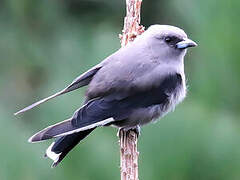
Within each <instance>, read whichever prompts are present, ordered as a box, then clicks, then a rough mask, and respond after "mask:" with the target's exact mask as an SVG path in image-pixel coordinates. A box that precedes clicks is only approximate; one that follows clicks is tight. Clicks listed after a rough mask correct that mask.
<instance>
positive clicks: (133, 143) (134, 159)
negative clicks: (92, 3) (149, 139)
mask: <svg viewBox="0 0 240 180" xmlns="http://www.w3.org/2000/svg"><path fill="white" fill-rule="evenodd" d="M141 3H142V0H126V11H127V12H126V17H125V18H124V27H123V30H122V33H123V34H122V35H120V36H119V37H120V39H121V46H122V47H124V46H126V45H127V44H128V43H129V42H131V41H133V40H134V39H135V38H136V37H137V36H138V35H140V34H142V33H143V32H144V27H143V26H141V25H140V10H141ZM118 135H119V139H120V166H121V167H120V168H121V180H138V156H139V152H138V151H137V140H138V135H137V134H136V132H135V131H133V130H128V131H125V130H123V129H121V130H119V134H118Z"/></svg>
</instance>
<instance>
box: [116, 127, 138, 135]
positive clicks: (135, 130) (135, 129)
mask: <svg viewBox="0 0 240 180" xmlns="http://www.w3.org/2000/svg"><path fill="white" fill-rule="evenodd" d="M121 130H123V131H125V132H126V131H129V130H133V131H134V132H135V133H136V134H137V137H139V136H140V135H141V127H140V126H139V125H137V126H134V127H131V128H119V129H118V132H117V136H118V137H119V133H120V131H121Z"/></svg>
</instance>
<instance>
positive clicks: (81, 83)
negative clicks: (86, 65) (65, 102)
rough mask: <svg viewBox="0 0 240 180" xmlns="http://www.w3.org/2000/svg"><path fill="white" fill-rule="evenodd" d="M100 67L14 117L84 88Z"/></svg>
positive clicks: (89, 71) (94, 68)
mask: <svg viewBox="0 0 240 180" xmlns="http://www.w3.org/2000/svg"><path fill="white" fill-rule="evenodd" d="M101 67H102V66H100V65H97V66H95V67H93V68H92V69H90V70H88V71H87V72H85V73H84V74H82V75H80V76H79V77H77V78H76V79H75V80H74V81H73V82H72V83H71V84H70V85H69V86H67V87H66V88H65V89H63V90H62V91H59V92H57V93H56V94H54V95H52V96H49V97H47V98H45V99H42V100H40V101H38V102H36V103H34V104H32V105H30V106H28V107H26V108H24V109H22V110H20V111H18V112H16V113H15V114H14V115H18V114H20V113H23V112H25V111H28V110H30V109H32V108H34V107H35V106H38V105H40V104H42V103H44V102H46V101H48V100H50V99H53V98H55V97H57V96H60V95H63V94H65V93H68V92H70V91H73V90H75V89H78V88H80V87H83V86H86V85H88V84H89V82H90V81H91V80H92V78H93V76H94V75H95V74H96V73H97V72H98V70H99V69H101Z"/></svg>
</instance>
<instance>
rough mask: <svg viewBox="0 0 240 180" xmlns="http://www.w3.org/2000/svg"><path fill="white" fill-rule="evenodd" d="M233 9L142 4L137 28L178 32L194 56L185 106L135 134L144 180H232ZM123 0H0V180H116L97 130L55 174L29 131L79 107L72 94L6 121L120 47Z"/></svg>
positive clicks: (113, 160)
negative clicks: (163, 26)
mask: <svg viewBox="0 0 240 180" xmlns="http://www.w3.org/2000/svg"><path fill="white" fill-rule="evenodd" d="M239 9H240V1H238V0H229V1H227V0H211V1H209V0H201V1H199V0H181V1H176V0H175V1H174V0H161V1H160V0H144V1H143V4H142V24H143V25H145V26H146V27H148V26H149V25H150V24H157V23H158V24H171V25H175V26H179V27H181V28H183V29H184V30H185V31H186V32H187V33H188V35H189V37H190V38H192V39H193V40H195V41H196V42H198V44H199V46H198V48H194V49H190V50H189V53H188V55H187V57H186V61H185V64H186V67H185V69H186V74H187V79H188V86H189V88H188V89H189V93H188V97H187V98H186V100H185V101H184V102H183V103H182V104H181V105H180V106H178V107H177V108H176V110H175V112H174V113H171V114H169V115H168V116H166V117H165V118H163V119H162V120H161V121H159V122H158V123H156V124H151V125H148V126H146V127H144V128H143V129H142V136H141V137H140V139H139V151H140V159H139V176H140V179H142V180H143V179H144V180H158V179H160V180H193V179H196V180H239V179H240V121H239V120H240V119H239V115H240V113H239V109H240V103H239V100H240V95H239V90H240V50H239V47H240V45H239V40H240V38H239V37H240V36H239V29H240V21H239V15H240V14H239ZM124 15H125V1H124V0H110V1H109V0H41V1H40V0H38V1H33V0H0V179H1V180H16V179H18V180H42V179H52V180H54V179H57V180H63V179H71V180H74V179H76V180H95V179H111V180H117V179H120V176H119V147H118V138H117V136H116V133H117V130H116V129H112V128H98V129H97V130H96V131H95V132H94V133H92V134H91V135H90V136H89V137H88V138H87V139H86V140H85V141H84V142H82V143H81V144H80V145H78V146H77V147H76V148H75V149H74V150H73V151H72V152H71V153H70V154H69V156H67V157H66V158H65V159H64V161H63V162H62V163H61V164H60V165H59V166H58V167H57V168H55V169H51V168H50V164H51V161H50V160H45V159H43V158H42V156H43V155H44V152H45V149H46V148H47V147H48V145H49V144H50V143H51V142H50V141H48V142H43V143H39V144H29V143H28V142H27V139H28V138H29V137H30V136H31V135H32V134H33V133H35V132H37V131H38V130H41V129H42V128H44V127H46V126H48V125H51V124H53V123H56V122H59V121H61V120H64V119H66V118H68V117H70V116H71V115H72V113H73V112H74V111H75V110H76V109H77V108H78V107H79V106H80V105H81V104H82V100H83V95H84V90H85V89H81V90H77V91H75V92H72V93H70V94H68V95H65V96H62V97H59V98H57V99H55V100H52V101H50V102H48V103H45V104H43V105H41V106H40V107H38V108H35V109H33V110H32V111H29V112H27V113H25V114H24V115H20V116H18V117H14V116H13V113H14V112H16V111H17V110H19V109H20V108H23V107H25V106H27V105H29V104H31V103H33V102H35V101H37V100H39V99H41V98H43V97H46V96H48V95H51V94H53V93H54V92H56V91H58V90H60V89H62V88H64V87H65V86H66V85H67V84H68V83H70V82H71V81H72V80H73V79H74V78H75V77H77V76H78V75H80V74H81V73H82V72H84V71H86V70H87V69H88V68H90V67H92V66H93V65H95V64H97V63H98V62H100V61H101V60H102V59H104V58H105V57H107V56H108V55H110V54H111V53H113V52H114V51H116V50H117V49H118V48H119V47H120V43H119V39H118V34H119V33H121V29H122V26H123V17H124Z"/></svg>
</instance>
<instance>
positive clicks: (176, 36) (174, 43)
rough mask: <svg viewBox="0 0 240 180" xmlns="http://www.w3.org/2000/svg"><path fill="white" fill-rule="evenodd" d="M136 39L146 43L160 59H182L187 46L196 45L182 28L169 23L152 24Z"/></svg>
mask: <svg viewBox="0 0 240 180" xmlns="http://www.w3.org/2000/svg"><path fill="white" fill-rule="evenodd" d="M136 41H138V42H140V41H141V42H144V43H145V44H147V46H148V48H149V49H150V51H151V53H152V55H153V56H154V57H155V58H156V59H158V58H160V59H161V61H164V60H165V61H169V60H172V61H174V60H183V57H184V55H185V54H186V50H187V48H189V47H195V46H197V43H195V42H194V41H192V40H190V39H188V37H187V34H186V33H185V32H184V31H183V30H182V29H180V28H178V27H175V26H170V25H152V26H150V27H149V28H148V29H147V30H146V31H145V32H144V33H143V34H142V36H139V38H137V39H136Z"/></svg>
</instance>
